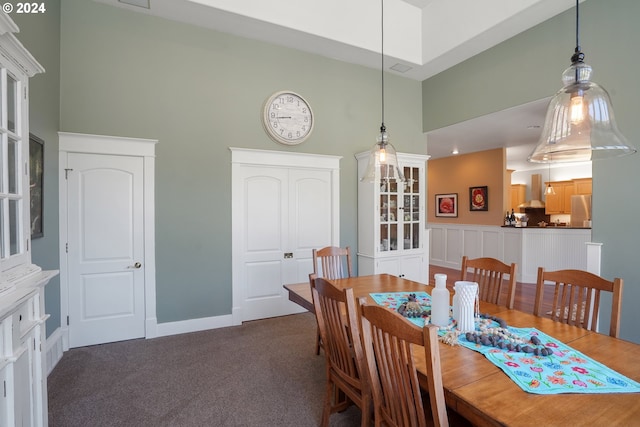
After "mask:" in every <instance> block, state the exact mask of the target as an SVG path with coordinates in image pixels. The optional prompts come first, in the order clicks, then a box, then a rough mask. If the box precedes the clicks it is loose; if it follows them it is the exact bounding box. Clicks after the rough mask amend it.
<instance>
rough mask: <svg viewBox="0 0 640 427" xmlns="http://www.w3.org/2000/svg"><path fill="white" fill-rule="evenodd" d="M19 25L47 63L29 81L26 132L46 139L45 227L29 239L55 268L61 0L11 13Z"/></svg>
mask: <svg viewBox="0 0 640 427" xmlns="http://www.w3.org/2000/svg"><path fill="white" fill-rule="evenodd" d="M10 16H11V18H12V19H13V20H14V22H15V23H16V24H17V25H18V27H20V32H19V33H18V34H16V36H17V37H18V39H19V40H20V42H21V43H22V44H23V45H24V46H25V47H26V48H27V49H28V50H29V52H31V54H32V55H33V56H34V57H35V58H36V59H37V60H38V62H39V63H40V64H41V65H42V66H43V67H44V68H45V73H44V74H37V75H36V76H34V77H33V78H32V79H31V81H30V82H29V115H30V117H29V125H30V132H31V133H32V134H34V135H36V136H38V137H39V138H41V139H43V140H44V157H45V158H44V178H43V184H44V187H43V197H44V213H43V219H44V224H43V228H42V229H43V232H44V236H43V237H42V238H38V239H34V240H32V251H31V254H32V259H33V262H34V263H35V264H37V265H39V266H41V267H42V268H43V269H45V270H58V269H59V265H60V254H59V251H58V241H59V232H58V129H59V120H60V102H59V100H60V1H59V0H47V2H46V12H45V13H41V14H24V15H21V14H17V13H13V14H11V15H10ZM45 298H46V302H45V304H46V306H47V313H50V314H51V317H50V318H49V319H48V320H47V333H48V334H51V332H53V331H54V330H56V328H58V327H59V326H60V279H59V277H54V278H53V279H51V281H50V282H49V284H48V285H47V287H46V288H45Z"/></svg>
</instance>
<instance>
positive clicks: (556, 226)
mask: <svg viewBox="0 0 640 427" xmlns="http://www.w3.org/2000/svg"><path fill="white" fill-rule="evenodd" d="M501 227H502V228H513V229H516V230H531V229H535V230H546V229H549V230H591V227H571V226H568V225H547V226H546V227H540V226H539V225H528V226H526V227H512V226H510V225H502V226H501Z"/></svg>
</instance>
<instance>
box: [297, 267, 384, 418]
mask: <svg viewBox="0 0 640 427" xmlns="http://www.w3.org/2000/svg"><path fill="white" fill-rule="evenodd" d="M309 280H310V281H311V282H312V283H313V286H312V288H311V293H312V296H313V305H314V310H315V312H316V318H317V319H318V325H319V326H320V335H321V336H322V342H323V344H324V354H325V358H326V379H327V382H326V390H325V400H324V407H323V410H322V426H325V427H326V426H328V425H329V418H330V416H331V414H332V413H335V412H339V411H343V410H345V409H346V408H347V407H349V406H350V405H351V404H352V403H355V404H356V405H357V406H358V407H359V408H360V410H361V411H362V418H361V419H362V422H361V424H362V426H363V427H364V426H367V427H368V426H369V424H370V422H371V414H372V408H371V404H372V397H371V388H370V387H369V381H368V377H367V368H366V364H365V359H364V354H363V352H362V341H361V338H360V326H359V319H358V311H357V309H356V301H355V298H354V296H353V289H351V288H348V289H344V290H342V289H338V288H336V287H335V286H333V285H332V284H331V282H330V281H328V280H325V279H323V278H320V277H315V275H313V274H311V275H310V277H309Z"/></svg>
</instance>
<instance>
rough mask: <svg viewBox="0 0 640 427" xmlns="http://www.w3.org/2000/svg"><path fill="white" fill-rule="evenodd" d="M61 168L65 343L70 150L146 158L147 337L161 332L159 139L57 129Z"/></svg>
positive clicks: (65, 342) (64, 326) (64, 333)
mask: <svg viewBox="0 0 640 427" xmlns="http://www.w3.org/2000/svg"><path fill="white" fill-rule="evenodd" d="M58 136H59V140H60V144H59V150H58V164H59V165H60V168H61V170H60V171H59V181H58V182H59V189H60V194H59V198H58V200H59V206H60V207H59V209H60V218H59V227H60V318H61V323H62V325H61V329H62V347H63V350H64V351H67V350H69V326H68V325H67V316H68V315H69V275H68V266H67V252H66V244H67V241H68V229H67V183H66V179H65V175H66V172H65V170H64V165H66V163H67V160H66V159H67V154H68V153H87V154H111V155H121V156H140V157H143V159H144V190H143V192H144V201H143V206H144V260H145V261H144V263H145V268H144V294H145V298H144V299H145V338H155V337H157V336H158V319H157V317H156V259H155V253H156V251H155V181H154V180H155V144H157V143H158V141H157V140H152V139H139V138H123V137H116V136H105V135H89V134H80V133H70V132H58Z"/></svg>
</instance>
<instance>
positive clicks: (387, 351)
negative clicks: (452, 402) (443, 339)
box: [360, 298, 449, 427]
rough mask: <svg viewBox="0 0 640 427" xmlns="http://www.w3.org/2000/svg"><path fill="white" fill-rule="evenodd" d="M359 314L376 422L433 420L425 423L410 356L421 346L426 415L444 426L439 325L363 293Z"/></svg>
mask: <svg viewBox="0 0 640 427" xmlns="http://www.w3.org/2000/svg"><path fill="white" fill-rule="evenodd" d="M360 313H361V318H360V320H361V326H362V339H363V346H364V355H365V359H366V362H367V367H368V373H369V382H370V384H371V392H372V395H373V408H374V416H373V418H374V421H375V425H376V426H381V425H389V426H397V427H401V426H405V427H416V426H419V427H424V426H426V425H428V424H429V425H430V424H431V423H427V421H428V418H427V414H425V409H424V404H423V401H422V395H421V392H420V384H419V383H418V373H417V371H416V366H415V361H414V357H413V352H414V351H424V352H425V361H426V365H427V383H428V394H429V402H430V406H431V414H430V415H429V418H432V419H433V425H435V426H436V427H440V426H448V425H449V419H448V417H447V408H446V406H445V400H444V390H443V387H442V372H441V369H440V351H439V348H438V327H437V326H434V325H431V324H429V325H425V326H424V327H423V328H420V327H418V326H416V325H414V324H413V323H411V322H409V321H408V320H407V319H405V318H403V317H402V316H400V315H399V314H397V313H395V312H393V311H391V310H389V309H387V308H384V307H382V306H378V305H367V304H366V299H365V298H361V299H360ZM418 346H422V348H421V347H418ZM429 421H430V420H429Z"/></svg>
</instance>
